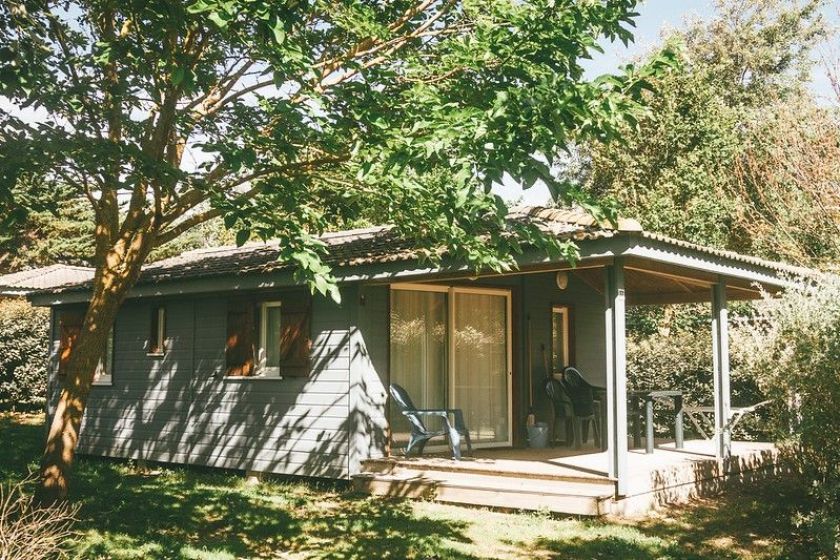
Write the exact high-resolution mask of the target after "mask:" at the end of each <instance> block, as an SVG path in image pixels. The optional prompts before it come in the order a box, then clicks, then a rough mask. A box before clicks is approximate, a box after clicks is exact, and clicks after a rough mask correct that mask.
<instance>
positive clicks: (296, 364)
mask: <svg viewBox="0 0 840 560" xmlns="http://www.w3.org/2000/svg"><path fill="white" fill-rule="evenodd" d="M310 299H311V298H310V297H309V294H308V293H296V294H294V295H288V296H284V297H283V298H282V300H281V305H280V364H279V365H280V375H282V376H283V377H305V376H308V375H309V369H310V361H309V354H310V351H311V349H312V337H311V329H312V305H311V302H310Z"/></svg>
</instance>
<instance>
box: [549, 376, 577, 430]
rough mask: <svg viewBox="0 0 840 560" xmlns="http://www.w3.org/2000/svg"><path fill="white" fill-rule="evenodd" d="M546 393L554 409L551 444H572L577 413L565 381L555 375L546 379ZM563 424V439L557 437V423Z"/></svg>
mask: <svg viewBox="0 0 840 560" xmlns="http://www.w3.org/2000/svg"><path fill="white" fill-rule="evenodd" d="M545 394H546V395H547V396H548V400H549V402H551V409H552V411H553V416H552V419H553V421H552V422H551V445H571V444H572V443H573V437H574V436H573V435H572V434H573V430H574V428H573V424H574V422H575V413H574V410H573V409H572V401H571V399H570V398H569V394H568V393H567V392H566V389H565V388H564V387H563V382H562V381H560V380H558V379H555V378H554V377H547V378H546V379H545ZM558 423H560V424H561V425H562V426H563V439H560V438H558V437H557V424H558Z"/></svg>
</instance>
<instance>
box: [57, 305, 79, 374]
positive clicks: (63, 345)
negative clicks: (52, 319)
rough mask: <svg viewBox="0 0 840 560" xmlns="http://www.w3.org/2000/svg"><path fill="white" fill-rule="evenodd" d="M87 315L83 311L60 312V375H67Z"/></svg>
mask: <svg viewBox="0 0 840 560" xmlns="http://www.w3.org/2000/svg"><path fill="white" fill-rule="evenodd" d="M84 320H85V314H84V313H83V312H81V311H60V312H59V319H58V330H59V344H58V375H59V376H61V377H64V376H65V375H67V364H68V363H69V362H70V355H71V354H72V353H73V348H74V347H75V345H76V339H78V338H79V333H81V332H82V323H83V322H84Z"/></svg>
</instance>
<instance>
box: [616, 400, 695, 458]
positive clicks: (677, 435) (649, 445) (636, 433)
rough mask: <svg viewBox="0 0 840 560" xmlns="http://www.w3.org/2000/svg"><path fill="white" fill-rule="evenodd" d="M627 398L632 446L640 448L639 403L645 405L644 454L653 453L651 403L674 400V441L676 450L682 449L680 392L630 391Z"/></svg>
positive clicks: (681, 402) (681, 403) (681, 404)
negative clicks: (628, 401)
mask: <svg viewBox="0 0 840 560" xmlns="http://www.w3.org/2000/svg"><path fill="white" fill-rule="evenodd" d="M628 397H629V398H630V402H631V410H632V411H633V446H634V447H641V446H642V434H641V426H640V420H641V418H640V416H641V412H642V411H641V403H642V402H644V403H645V453H653V401H655V400H656V399H666V398H672V399H674V439H675V440H676V443H675V446H676V448H677V449H682V448H683V395H682V391H672V390H661V391H630V392H629V393H628Z"/></svg>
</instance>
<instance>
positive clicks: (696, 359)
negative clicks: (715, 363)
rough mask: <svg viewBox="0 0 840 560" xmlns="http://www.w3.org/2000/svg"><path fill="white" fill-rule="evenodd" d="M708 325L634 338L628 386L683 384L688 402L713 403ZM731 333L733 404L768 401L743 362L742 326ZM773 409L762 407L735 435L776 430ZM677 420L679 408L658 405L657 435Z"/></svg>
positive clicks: (690, 428)
mask: <svg viewBox="0 0 840 560" xmlns="http://www.w3.org/2000/svg"><path fill="white" fill-rule="evenodd" d="M695 312H696V310H695ZM698 316H700V314H699V313H698ZM701 318H702V317H701ZM705 319H706V320H705V321H703V323H705V324H706V325H708V312H706V317H705ZM660 324H661V323H660ZM706 325H703V324H702V323H696V324H691V325H690V326H689V327H688V328H686V329H681V328H674V329H660V330H659V332H657V333H656V334H652V335H649V336H635V337H630V338H628V344H627V382H628V389H630V390H647V389H679V390H681V391H682V392H683V399H684V402H685V404H687V405H712V404H713V402H714V380H713V376H712V333H711V326H710V325H708V326H707V327H706V328H702V326H706ZM730 336H731V344H730V367H731V386H730V389H731V394H732V403H733V404H734V405H742V406H747V405H751V404H755V403H757V402H761V401H763V400H766V398H767V397H766V396H765V395H764V392H763V391H762V390H761V388H760V387H759V385H758V382H757V380H756V378H755V377H754V375H753V374H752V372H750V371H746V370H745V369H744V368H743V367H742V363H743V361H744V360H743V358H742V354H743V352H742V347H741V345H740V343H739V341H740V338H741V337H740V336H739V334H738V332H737V330H735V329H732V332H731V333H730ZM767 413H768V411H767V410H759V411H757V413H756V414H755V415H750V416H748V417H746V418H744V420H743V421H742V422H741V423H740V424H739V425H738V426H737V427H736V430H735V433H734V434H733V437H734V438H735V439H739V440H760V439H767V437H768V436H770V435H771V434H770V431H769V430H768V429H767V418H766V415H767ZM673 424H674V422H673V412H672V411H671V410H670V409H669V408H667V407H663V406H659V407H657V409H656V432H657V434H658V435H664V436H667V435H668V434H671V432H672V430H673ZM685 429H686V433H687V434H692V432H693V431H694V427H693V426H692V425H691V424H689V423H688V421H687V420H686V424H685Z"/></svg>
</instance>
